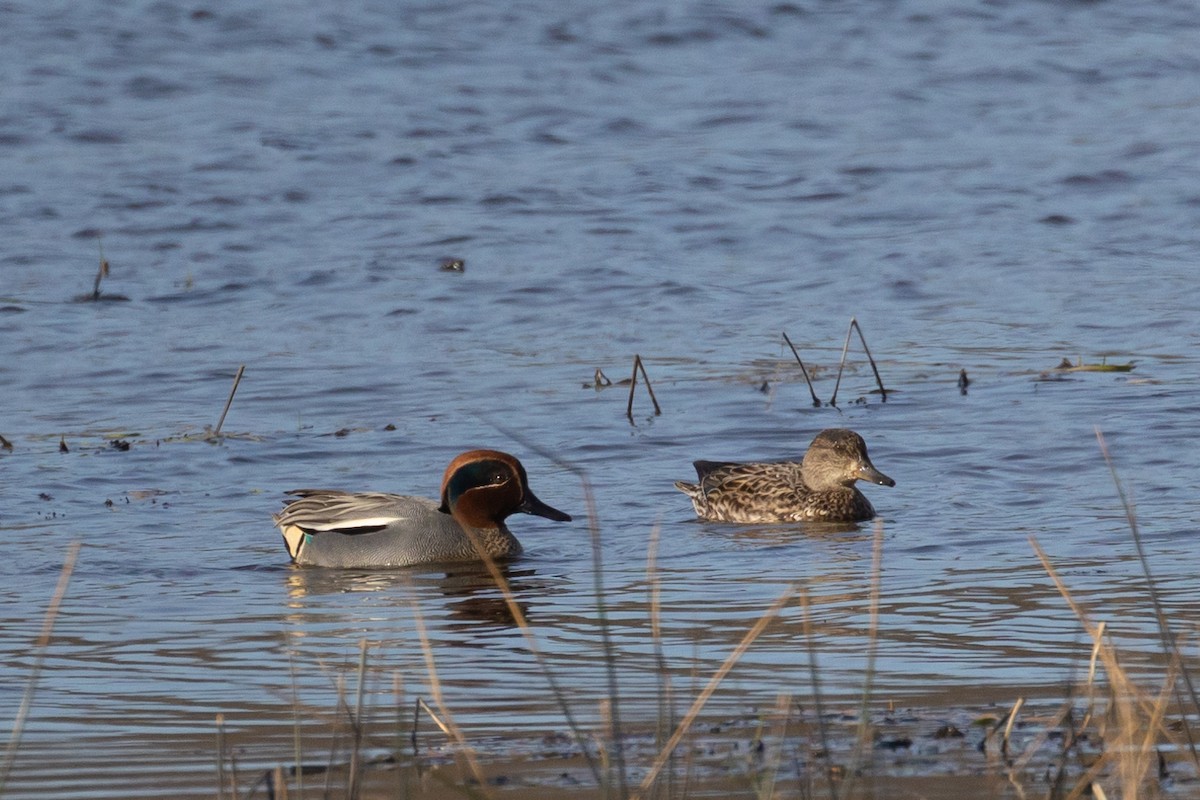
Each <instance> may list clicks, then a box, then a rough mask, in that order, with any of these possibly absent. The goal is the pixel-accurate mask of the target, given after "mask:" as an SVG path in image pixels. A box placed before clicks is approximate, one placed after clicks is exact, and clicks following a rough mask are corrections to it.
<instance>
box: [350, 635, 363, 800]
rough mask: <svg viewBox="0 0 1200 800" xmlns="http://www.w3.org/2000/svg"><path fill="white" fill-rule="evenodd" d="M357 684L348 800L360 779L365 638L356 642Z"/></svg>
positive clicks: (356, 791)
mask: <svg viewBox="0 0 1200 800" xmlns="http://www.w3.org/2000/svg"><path fill="white" fill-rule="evenodd" d="M358 647H359V652H358V685H357V686H356V687H355V689H354V716H353V718H352V719H351V720H350V722H351V730H352V731H353V732H354V743H353V746H352V747H351V749H350V779H349V784H350V790H349V791H350V800H356V798H357V797H358V791H359V781H360V780H361V767H362V739H363V690H364V684H365V683H366V674H367V640H366V639H363V640H362V641H360V642H359V643H358Z"/></svg>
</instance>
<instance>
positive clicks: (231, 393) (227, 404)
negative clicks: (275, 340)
mask: <svg viewBox="0 0 1200 800" xmlns="http://www.w3.org/2000/svg"><path fill="white" fill-rule="evenodd" d="M245 371H246V365H245V364H242V365H241V366H239V367H238V371H237V375H235V376H233V388H232V389H230V390H229V399H228V400H226V401H225V407H224V408H223V409H221V418H220V419H219V420H217V427H215V428H213V436H219V435H220V434H221V426H223V425H224V424H225V415H226V414H228V413H229V407H230V406H231V405H233V396H234V395H235V394H237V390H238V384H239V383H241V382H242V373H243V372H245Z"/></svg>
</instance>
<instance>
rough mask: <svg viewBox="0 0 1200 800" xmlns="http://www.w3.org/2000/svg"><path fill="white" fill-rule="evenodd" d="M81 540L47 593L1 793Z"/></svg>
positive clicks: (0, 772) (0, 775) (0, 773)
mask: <svg viewBox="0 0 1200 800" xmlns="http://www.w3.org/2000/svg"><path fill="white" fill-rule="evenodd" d="M82 544H83V543H82V542H72V543H71V544H70V545H68V546H67V554H66V556H65V557H64V558H63V565H62V569H61V570H59V573H58V583H57V584H55V586H54V594H52V595H51V596H50V605H49V606H47V607H46V616H45V617H43V619H42V630H41V633H39V634H38V638H37V641H36V642H35V643H34V645H33V649H34V656H33V666H32V667H30V670H29V680H28V682H27V683H26V684H25V694H24V695H23V696H22V697H21V705H20V707H19V708H18V709H17V715H16V717H15V718H14V719H13V729H12V734H11V735H10V736H9V737H8V747H7V748H5V751H4V763H3V765H0V795H2V794H3V793H4V787H5V785H7V783H8V776H9V774H10V773H11V771H12V767H13V763H14V762H15V761H16V758H17V748H18V747H20V746H21V736H22V734H23V733H24V730H25V720H26V719H28V717H29V710H30V708H32V707H33V695H34V693H35V692H36V691H37V683H38V678H39V677H40V676H41V673H42V664H43V663H45V661H46V650H47V649H48V648H49V647H50V637H51V635H52V634H53V632H54V622H55V620H57V619H58V612H59V609H61V608H62V604H63V599H64V598H65V597H66V595H67V586H68V585H70V583H71V573H73V572H74V571H75V561H76V559H78V557H79V548H80V547H81V546H82Z"/></svg>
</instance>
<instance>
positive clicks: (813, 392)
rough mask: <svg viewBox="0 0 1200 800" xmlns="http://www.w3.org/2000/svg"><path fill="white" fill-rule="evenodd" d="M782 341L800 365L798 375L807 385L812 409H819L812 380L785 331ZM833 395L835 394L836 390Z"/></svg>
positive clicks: (819, 404)
mask: <svg viewBox="0 0 1200 800" xmlns="http://www.w3.org/2000/svg"><path fill="white" fill-rule="evenodd" d="M783 340H784V341H785V342H787V346H788V347H790V348H792V355H794V356H795V357H796V363H797V364H799V365H800V373H801V374H802V375H803V376H804V382H805V383H807V384H808V393H809V394H810V395H812V401H813V408H820V407H821V399H820V398H819V397H817V390H816V389H814V388H813V385H812V379H811V378H809V377H808V370H807V369H805V368H804V362H803V361H801V360H800V353H798V352H796V345H794V344H792V340H791V339H789V338H788V335H787V331H784V332H783ZM839 375H840V373H839ZM834 394H835V395H836V394H837V390H836V389H835V390H834Z"/></svg>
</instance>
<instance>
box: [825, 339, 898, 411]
mask: <svg viewBox="0 0 1200 800" xmlns="http://www.w3.org/2000/svg"><path fill="white" fill-rule="evenodd" d="M855 331H858V340H859V341H860V342H862V346H863V352H864V353H866V354H867V362H868V363H869V364H870V365H871V371H872V372H874V373H875V383H876V384H877V385H878V386H879V396H880V397H881V398H882V400H883V402H885V403H886V402H887V389H884V388H883V378H881V377H879V368H878V367H876V366H875V358H874V357H873V356H872V355H871V348H869V347H867V337H865V336H863V332H862V328H861V327H860V326H859V324H858V319H856V318H855V317H851V318H850V327H848V328H847V329H846V341H845V342H844V343H843V344H842V359H841V361H840V362H838V374H837V380H836V381H834V384H833V397H831V398H829V405H831V406H836V405H837V393H838V387H840V386H841V385H842V370H843V369H844V368H845V366H846V352H847V351H848V350H849V349H850V334H851V333H853V332H855Z"/></svg>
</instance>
